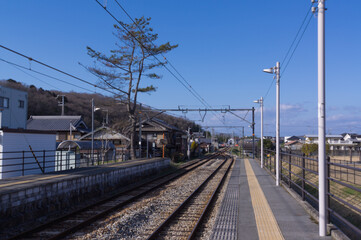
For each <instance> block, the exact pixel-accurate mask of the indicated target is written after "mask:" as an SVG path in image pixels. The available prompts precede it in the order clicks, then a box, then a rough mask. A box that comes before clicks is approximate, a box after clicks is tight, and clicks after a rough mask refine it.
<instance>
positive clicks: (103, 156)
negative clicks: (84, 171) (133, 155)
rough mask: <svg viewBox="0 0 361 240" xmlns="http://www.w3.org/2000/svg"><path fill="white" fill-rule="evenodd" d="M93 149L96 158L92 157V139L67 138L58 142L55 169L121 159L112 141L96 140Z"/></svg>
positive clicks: (72, 167)
mask: <svg viewBox="0 0 361 240" xmlns="http://www.w3.org/2000/svg"><path fill="white" fill-rule="evenodd" d="M93 150H94V151H93V154H94V158H92V142H91V141H73V140H66V141H63V142H60V143H57V149H56V158H55V171H62V170H68V169H74V168H79V167H87V166H90V165H97V164H99V163H102V164H103V163H104V162H108V161H113V160H116V159H121V157H119V156H117V155H116V151H115V146H114V145H113V143H111V142H110V141H108V142H102V141H94V142H93Z"/></svg>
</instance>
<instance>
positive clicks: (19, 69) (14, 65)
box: [0, 59, 61, 91]
mask: <svg viewBox="0 0 361 240" xmlns="http://www.w3.org/2000/svg"><path fill="white" fill-rule="evenodd" d="M0 61H3V62H5V63H7V64H9V65H11V66H13V67H14V68H15V69H17V70H18V71H21V72H23V73H24V74H26V75H28V76H30V77H32V78H34V79H36V80H38V81H40V82H42V83H44V84H46V85H49V86H50V87H52V88H55V89H57V90H59V91H61V90H60V89H59V88H58V87H56V86H54V85H51V84H49V83H47V82H46V81H43V80H41V79H39V78H37V77H35V76H33V75H31V74H30V73H28V72H26V71H24V70H23V69H21V68H20V67H19V66H17V64H15V63H14V64H13V63H10V62H8V61H6V60H4V59H0ZM27 70H29V69H27Z"/></svg>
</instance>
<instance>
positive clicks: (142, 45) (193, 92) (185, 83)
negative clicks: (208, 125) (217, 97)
mask: <svg viewBox="0 0 361 240" xmlns="http://www.w3.org/2000/svg"><path fill="white" fill-rule="evenodd" d="M95 1H96V2H97V3H98V4H99V5H100V6H101V7H102V8H103V9H104V10H105V11H106V12H107V13H108V14H109V15H110V16H111V17H112V18H113V19H114V20H115V21H116V22H117V23H119V24H120V26H121V27H122V28H123V29H124V30H125V31H126V32H127V33H129V34H130V35H131V36H132V37H133V38H134V39H135V40H136V41H137V42H138V43H139V44H140V46H141V47H143V48H144V49H145V50H146V51H147V52H148V53H149V54H151V55H152V56H153V57H154V59H156V60H157V61H158V62H159V63H162V62H161V61H160V60H159V58H158V57H157V56H155V55H154V54H153V53H152V52H151V51H149V49H147V48H146V47H145V46H144V44H143V43H142V42H141V41H140V40H139V39H138V38H136V37H135V36H134V35H133V34H132V33H131V32H130V31H129V30H128V29H127V28H126V27H125V26H124V24H123V23H122V22H121V21H120V20H118V19H117V18H116V17H115V16H114V14H112V13H111V12H110V11H109V10H108V9H107V8H106V6H103V5H102V4H101V3H100V2H99V1H98V0H95ZM115 2H116V3H117V5H118V6H119V7H120V8H121V9H122V10H123V11H124V12H125V14H126V15H127V16H128V17H129V18H130V19H131V21H132V22H133V23H134V24H135V25H136V26H137V28H138V29H139V30H140V31H141V32H143V31H142V30H141V29H140V28H139V26H138V25H137V24H136V23H135V21H134V19H133V18H132V17H131V16H130V14H129V13H128V12H127V11H126V10H125V9H124V8H123V7H122V6H121V4H120V3H119V2H118V1H117V0H115ZM144 36H145V35H144ZM145 37H146V36H145ZM146 38H147V37H146ZM148 42H149V43H151V44H152V45H153V46H155V44H154V43H153V42H152V41H149V40H148ZM161 55H162V57H163V58H164V59H165V60H167V62H168V63H170V61H169V60H168V59H166V58H165V56H164V55H163V54H161ZM169 65H170V66H171V67H172V68H173V69H174V70H175V72H176V73H177V74H178V75H179V76H180V77H181V78H182V79H183V81H184V82H183V81H181V80H180V79H179V78H178V77H177V76H176V75H175V74H174V73H173V72H172V71H171V70H170V69H169V68H168V67H167V66H166V65H165V64H162V66H163V67H164V68H165V69H166V70H167V71H168V72H169V73H170V74H171V75H172V76H173V77H174V78H175V79H176V80H177V81H178V82H179V83H180V84H181V85H182V86H183V87H185V88H186V90H188V91H189V92H190V93H191V94H192V95H193V96H194V97H195V98H196V99H197V100H198V101H199V102H200V103H202V104H203V105H204V106H205V107H209V108H212V107H211V106H210V105H209V104H208V103H207V102H206V101H205V100H204V98H202V97H201V96H200V94H199V93H198V92H197V91H195V89H194V88H193V87H192V86H191V85H190V84H189V82H188V81H187V80H186V79H185V78H184V77H183V76H182V75H181V74H180V73H179V71H178V70H177V69H176V68H175V67H174V65H173V64H171V63H170V64H169ZM187 85H188V86H187ZM213 114H214V113H213ZM215 116H216V117H217V118H218V119H219V116H218V115H215ZM219 120H220V121H221V122H222V120H221V119H219Z"/></svg>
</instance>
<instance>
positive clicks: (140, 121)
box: [139, 104, 142, 158]
mask: <svg viewBox="0 0 361 240" xmlns="http://www.w3.org/2000/svg"><path fill="white" fill-rule="evenodd" d="M141 113H142V104H140V105H139V158H142V116H141Z"/></svg>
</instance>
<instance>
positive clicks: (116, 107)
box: [0, 79, 199, 131]
mask: <svg viewBox="0 0 361 240" xmlns="http://www.w3.org/2000/svg"><path fill="white" fill-rule="evenodd" d="M0 85H2V86H5V87H10V88H15V89H19V90H23V91H27V92H28V118H29V117H30V116H31V115H61V106H58V101H60V100H61V99H60V98H57V96H58V95H65V115H82V116H83V118H84V121H85V123H86V124H87V125H88V127H91V99H92V98H94V104H95V106H96V107H100V108H101V109H104V110H105V109H107V110H108V112H109V125H110V126H112V127H113V128H116V129H119V130H122V129H124V128H126V127H127V126H128V116H127V114H126V109H125V106H124V105H122V104H119V103H118V102H117V101H115V99H114V98H112V97H107V96H104V95H102V94H88V93H78V92H60V91H57V90H44V89H42V88H37V87H36V86H34V85H30V86H28V85H25V84H22V83H20V82H17V81H15V80H13V79H8V80H1V81H0ZM143 109H144V107H143ZM147 114H148V116H149V117H152V116H154V115H155V114H156V112H154V113H153V112H149V113H147ZM105 115H106V113H105V112H104V111H96V112H95V114H94V126H95V128H96V127H98V126H100V125H102V122H103V118H104V119H105ZM144 117H145V116H144V115H143V116H142V118H143V119H144ZM157 118H159V119H161V120H163V121H166V122H167V123H168V124H171V125H173V126H176V127H178V128H179V129H182V130H186V129H187V128H188V127H191V128H192V130H193V131H198V130H199V125H197V124H195V123H194V122H190V121H188V120H186V119H183V118H177V117H173V116H170V115H167V114H164V113H163V114H161V115H158V116H157Z"/></svg>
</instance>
